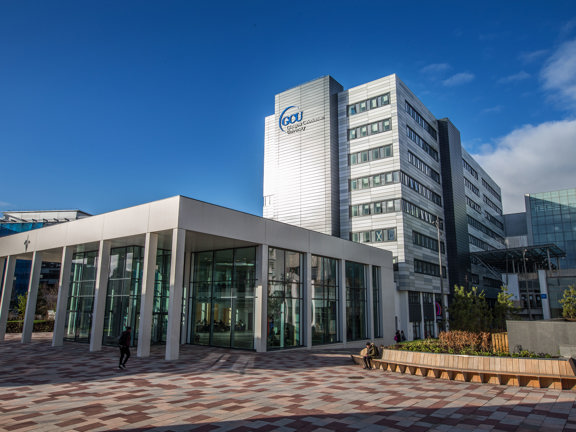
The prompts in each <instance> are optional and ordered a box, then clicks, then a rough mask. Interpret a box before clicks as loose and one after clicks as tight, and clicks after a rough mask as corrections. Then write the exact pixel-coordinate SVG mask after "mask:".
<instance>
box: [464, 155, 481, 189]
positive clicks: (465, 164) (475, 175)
mask: <svg viewBox="0 0 576 432" xmlns="http://www.w3.org/2000/svg"><path fill="white" fill-rule="evenodd" d="M462 165H463V166H464V169H465V170H466V171H468V172H469V173H470V174H472V177H474V178H475V179H476V180H478V172H477V171H476V170H475V169H474V168H472V165H470V164H469V163H468V162H467V161H466V160H465V159H462ZM476 195H478V194H476Z"/></svg>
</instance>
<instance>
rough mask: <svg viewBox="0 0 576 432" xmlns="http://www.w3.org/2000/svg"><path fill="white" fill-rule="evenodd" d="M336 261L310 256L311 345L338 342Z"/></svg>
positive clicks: (338, 296) (338, 303) (338, 298)
mask: <svg viewBox="0 0 576 432" xmlns="http://www.w3.org/2000/svg"><path fill="white" fill-rule="evenodd" d="M338 280H339V277H338V260H335V259H332V258H325V257H321V256H317V255H312V286H311V289H312V306H311V310H312V345H323V344H329V343H336V342H340V341H341V339H340V337H339V335H338V327H339V322H340V320H339V310H340V294H339V291H340V290H339V286H340V284H339V283H338Z"/></svg>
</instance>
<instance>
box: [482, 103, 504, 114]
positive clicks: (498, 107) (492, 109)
mask: <svg viewBox="0 0 576 432" xmlns="http://www.w3.org/2000/svg"><path fill="white" fill-rule="evenodd" d="M500 111H502V105H496V106H493V107H490V108H484V109H483V110H482V112H483V113H484V114H489V113H499V112H500Z"/></svg>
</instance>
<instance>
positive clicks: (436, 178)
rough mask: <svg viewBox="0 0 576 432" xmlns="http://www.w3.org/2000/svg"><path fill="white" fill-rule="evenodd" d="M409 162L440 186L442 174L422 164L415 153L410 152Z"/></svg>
mask: <svg viewBox="0 0 576 432" xmlns="http://www.w3.org/2000/svg"><path fill="white" fill-rule="evenodd" d="M408 162H410V163H411V164H412V165H414V166H415V167H416V168H418V169H419V170H420V171H422V172H423V173H424V174H426V175H427V176H428V177H430V178H431V179H432V180H434V181H435V182H436V183H438V184H440V174H438V172H437V171H435V170H433V169H432V168H430V167H429V166H428V165H427V164H425V163H424V162H422V161H421V160H420V159H419V158H418V157H417V156H416V155H415V154H414V153H412V152H411V151H409V152H408Z"/></svg>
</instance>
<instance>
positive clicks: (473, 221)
mask: <svg viewBox="0 0 576 432" xmlns="http://www.w3.org/2000/svg"><path fill="white" fill-rule="evenodd" d="M468 225H470V226H471V227H473V228H476V229H477V230H478V231H480V232H483V233H484V234H486V235H487V236H490V237H492V238H493V239H495V240H498V241H499V242H500V243H502V244H504V238H503V237H502V236H501V235H499V234H496V233H495V232H494V231H492V230H491V229H490V228H488V227H487V226H486V225H484V224H483V223H482V222H480V221H477V220H476V219H474V218H473V217H472V216H470V215H468Z"/></svg>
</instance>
